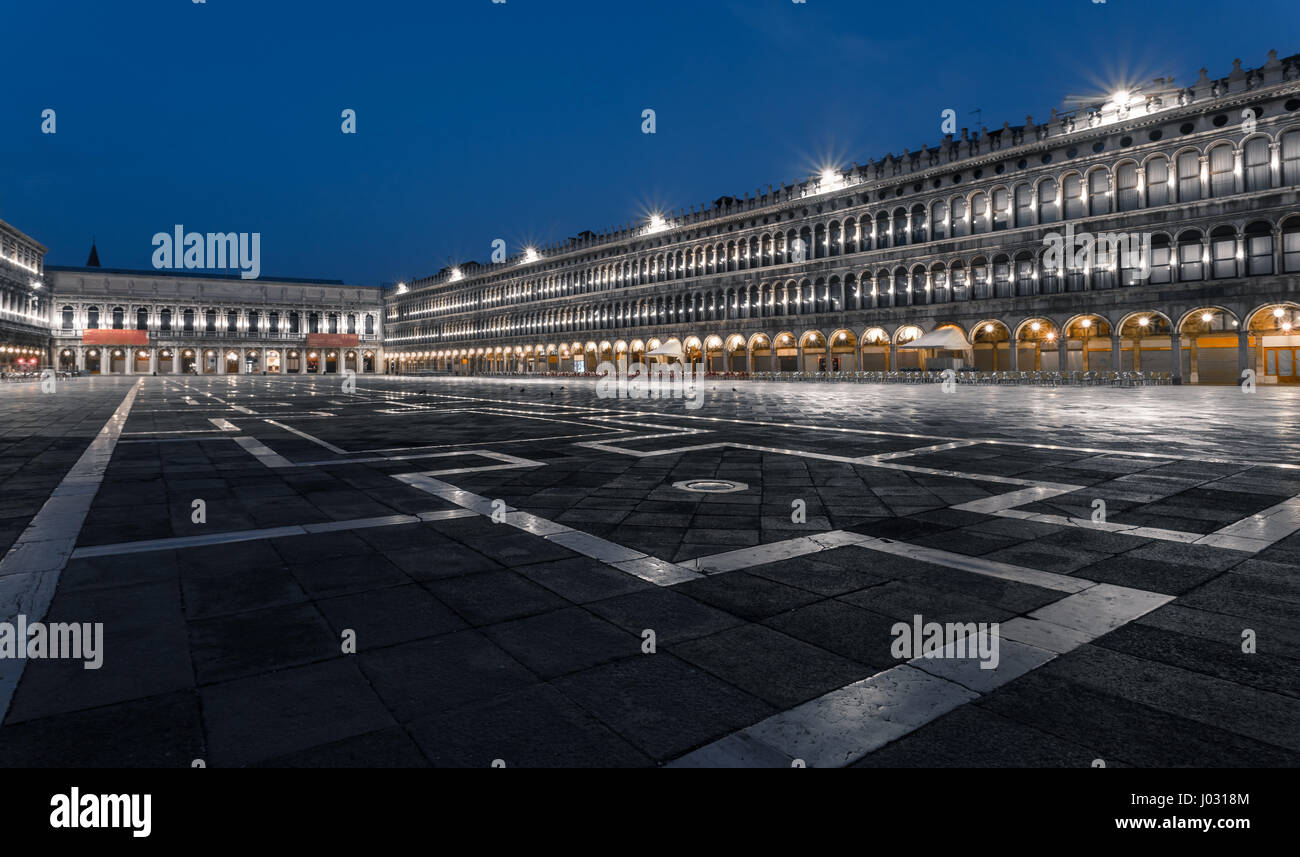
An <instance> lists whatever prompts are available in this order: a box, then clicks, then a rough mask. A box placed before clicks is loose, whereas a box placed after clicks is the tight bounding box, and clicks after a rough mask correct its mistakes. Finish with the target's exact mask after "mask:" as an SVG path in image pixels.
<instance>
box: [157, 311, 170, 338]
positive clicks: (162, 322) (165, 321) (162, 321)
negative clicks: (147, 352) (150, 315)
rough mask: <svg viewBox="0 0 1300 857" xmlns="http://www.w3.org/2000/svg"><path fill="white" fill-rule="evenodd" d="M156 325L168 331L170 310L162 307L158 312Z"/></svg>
mask: <svg viewBox="0 0 1300 857" xmlns="http://www.w3.org/2000/svg"><path fill="white" fill-rule="evenodd" d="M158 326H159V328H161V329H162V330H164V331H166V332H168V333H170V332H171V329H172V311H171V310H170V309H164V310H163V311H162V312H160V313H159V314H158Z"/></svg>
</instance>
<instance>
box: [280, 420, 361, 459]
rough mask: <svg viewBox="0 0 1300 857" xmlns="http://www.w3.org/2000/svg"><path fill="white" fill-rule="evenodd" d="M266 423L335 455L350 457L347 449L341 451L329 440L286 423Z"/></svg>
mask: <svg viewBox="0 0 1300 857" xmlns="http://www.w3.org/2000/svg"><path fill="white" fill-rule="evenodd" d="M264 422H267V423H269V424H271V425H273V426H275V427H276V428H282V429H284V430H285V431H287V432H289V433H291V434H296V435H298V437H301V438H303V439H305V440H309V441H311V442H312V443H314V444H316V445H317V446H322V447H324V448H325V449H328V450H329V451H330V452H333V453H335V454H337V455H349V454H350V453H349V452H348V451H347V450H346V449H340V448H339V447H337V446H335V445H334V444H332V443H330V442H329V441H327V440H321V439H320V438H318V437H316V436H315V435H310V434H307V432H305V431H300V430H299V429H296V428H294V427H293V426H287V425H285V424H284V423H282V422H277V421H275V420H265V421H264Z"/></svg>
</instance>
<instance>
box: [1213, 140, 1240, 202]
mask: <svg viewBox="0 0 1300 857" xmlns="http://www.w3.org/2000/svg"><path fill="white" fill-rule="evenodd" d="M1233 157H1234V156H1233V153H1232V147H1231V146H1215V147H1214V148H1213V149H1211V150H1210V196H1231V195H1232V194H1233V193H1235V192H1236V187H1235V182H1234V179H1233V175H1232V172H1233V170H1232V162H1233Z"/></svg>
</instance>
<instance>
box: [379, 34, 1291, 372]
mask: <svg viewBox="0 0 1300 857" xmlns="http://www.w3.org/2000/svg"><path fill="white" fill-rule="evenodd" d="M1101 235H1107V236H1109V237H1108V238H1107V239H1106V240H1102V241H1100V242H1095V243H1094V242H1092V241H1090V239H1089V238H1088V237H1087V236H1101ZM1054 236H1057V237H1059V238H1060V240H1056V238H1054ZM1067 238H1070V239H1077V243H1074V242H1071V243H1070V244H1069V245H1068V246H1066V247H1065V248H1064V250H1065V251H1066V252H1061V245H1062V244H1063V243H1065V241H1066V239H1067ZM1116 238H1118V239H1120V241H1119V242H1117V241H1116V240H1115V239H1116ZM1054 242H1055V247H1056V248H1057V249H1056V250H1055V251H1054V250H1053V249H1052V248H1053V246H1054ZM1124 242H1127V243H1124ZM1117 243H1118V244H1119V245H1120V246H1125V247H1127V248H1129V249H1131V251H1132V252H1119V251H1118V246H1117ZM1297 301H1300V56H1292V57H1288V58H1286V59H1279V58H1278V56H1277V54H1276V52H1271V53H1270V54H1269V58H1268V61H1267V62H1266V63H1265V64H1263V65H1262V66H1260V67H1259V68H1255V69H1250V70H1246V69H1243V68H1242V67H1241V64H1240V62H1239V61H1238V62H1234V63H1233V69H1232V71H1231V73H1230V74H1228V75H1227V76H1226V77H1223V78H1216V79H1211V78H1209V77H1208V76H1207V75H1206V72H1205V70H1202V71H1201V73H1200V77H1199V79H1197V80H1196V81H1195V82H1194V83H1193V84H1192V85H1190V86H1186V87H1175V86H1173V85H1172V81H1171V80H1162V79H1157V80H1155V81H1152V82H1151V83H1150V84H1147V85H1145V86H1142V87H1134V88H1129V89H1125V90H1123V91H1118V92H1115V93H1112V94H1110V95H1109V96H1107V97H1105V98H1099V99H1098V100H1097V102H1096V103H1094V104H1091V105H1084V106H1081V107H1079V108H1078V109H1075V110H1073V111H1071V112H1068V113H1058V112H1057V111H1052V115H1051V117H1050V118H1049V119H1048V120H1047V121H1045V122H1036V121H1034V120H1033V118H1032V117H1026V120H1025V122H1024V123H1023V124H1020V125H1016V126H1012V125H1010V124H1004V125H1003V127H1002V128H1000V129H996V130H992V131H989V130H988V129H982V130H980V131H979V132H978V133H975V134H970V133H968V132H966V131H965V130H963V131H962V133H961V135H960V136H957V135H955V134H950V135H948V136H947V137H946V138H945V139H944V140H943V141H942V142H940V143H939V144H938V145H934V146H924V147H922V148H920V149H918V150H916V151H910V150H908V149H904V150H903V153H902V154H901V155H898V154H889V155H887V156H885V157H884V158H883V159H881V160H879V161H876V160H874V159H873V160H872V161H871V162H869V163H868V164H867V165H866V166H859V165H857V164H855V165H853V166H852V167H851V168H848V169H828V170H826V171H824V172H823V173H821V174H820V175H817V176H813V177H810V178H809V179H807V180H806V181H801V182H797V183H795V184H792V185H789V186H786V185H782V186H781V187H780V188H779V189H774V188H772V187H771V186H769V188H768V190H767V192H761V191H759V192H755V194H753V195H752V196H751V195H749V194H746V195H745V197H744V198H743V199H742V198H735V197H723V198H721V199H719V200H716V201H715V202H713V203H712V204H710V205H707V206H701V207H699V208H698V209H697V208H695V207H692V208H691V210H690V211H689V212H687V211H680V212H678V213H677V214H676V215H656V216H653V217H651V218H649V219H648V220H647V221H646V222H643V223H639V224H631V225H628V226H625V227H621V228H617V229H612V230H608V231H605V232H602V233H600V234H594V233H590V232H586V233H583V234H582V235H580V236H578V237H576V238H573V239H570V240H568V241H566V242H563V243H560V244H557V245H554V246H551V247H547V248H541V249H540V250H535V249H529V250H527V251H525V252H523V253H520V254H518V255H516V256H515V257H514V258H511V259H508V260H506V261H505V262H503V263H499V264H493V265H473V266H461V267H459V268H453V269H445V270H444V271H442V272H439V274H437V275H436V276H433V277H429V278H427V279H424V280H420V281H417V282H414V283H412V284H410V285H409V286H405V287H402V288H399V289H398V290H397V291H396V292H395V293H393V294H391V295H390V296H389V297H388V299H387V300H386V302H385V338H386V344H387V346H388V363H387V365H388V368H389V370H390V371H394V372H412V371H422V370H435V371H454V372H548V371H549V372H568V371H582V370H587V371H590V370H591V369H592V368H594V365H595V364H597V363H598V362H600V361H608V360H617V359H619V358H622V357H626V358H628V359H631V360H634V361H635V360H642V359H644V357H645V355H646V354H647V353H648V352H650V351H652V350H655V349H656V348H658V347H660V346H663V345H665V344H666V345H668V346H669V348H670V350H673V349H676V348H678V347H679V348H680V349H681V350H682V352H683V354H684V355H685V358H686V359H688V360H690V361H692V362H697V363H703V364H705V365H706V366H707V367H708V369H709V370H711V371H715V372H717V371H757V370H786V371H788V370H800V371H822V370H824V371H854V370H858V369H899V368H915V367H923V366H924V365H925V364H926V362H927V361H928V360H932V359H933V358H935V357H941V356H945V355H946V356H952V353H949V352H945V351H944V350H942V349H930V350H927V349H901V350H900V348H899V346H901V345H906V344H907V343H908V342H911V341H914V340H916V339H918V338H919V337H920V336H922V335H924V334H926V333H930V332H934V331H937V330H941V329H945V328H946V329H951V330H954V331H957V332H959V333H960V335H961V337H962V338H963V346H964V347H963V349H962V353H964V355H965V359H966V361H967V363H968V364H969V363H971V362H973V364H974V366H975V367H976V368H979V369H984V370H1015V369H1042V370H1052V369H1059V370H1095V371H1103V370H1133V369H1137V370H1145V371H1164V372H1169V373H1171V375H1172V376H1173V378H1174V380H1175V381H1176V382H1178V383H1185V382H1191V383H1235V382H1237V381H1238V380H1239V379H1240V378H1241V377H1242V373H1244V372H1247V371H1248V370H1249V371H1253V372H1254V373H1255V377H1256V378H1257V380H1258V381H1259V382H1261V383H1274V382H1277V383H1291V382H1296V381H1298V380H1300V336H1297V335H1295V334H1294V333H1293V328H1294V326H1295V325H1296V324H1298V323H1300V304H1298V303H1297Z"/></svg>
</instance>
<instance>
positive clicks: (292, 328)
mask: <svg viewBox="0 0 1300 857" xmlns="http://www.w3.org/2000/svg"><path fill="white" fill-rule="evenodd" d="M301 332H302V327H301V324H300V322H299V320H298V313H297V312H296V311H295V312H291V313H289V333H290V334H294V335H296V334H298V333H301Z"/></svg>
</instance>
